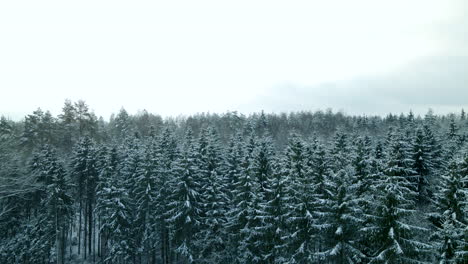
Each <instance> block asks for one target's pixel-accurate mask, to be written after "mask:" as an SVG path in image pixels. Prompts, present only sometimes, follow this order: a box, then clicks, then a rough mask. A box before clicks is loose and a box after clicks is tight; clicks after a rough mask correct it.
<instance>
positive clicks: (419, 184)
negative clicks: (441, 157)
mask: <svg viewBox="0 0 468 264" xmlns="http://www.w3.org/2000/svg"><path fill="white" fill-rule="evenodd" d="M426 139H427V137H425V135H424V133H423V130H422V129H421V128H418V129H417V130H416V134H415V136H414V139H413V142H412V155H413V160H414V165H413V168H414V171H415V173H416V175H417V176H416V179H415V182H416V191H417V193H418V198H417V199H418V201H419V202H420V203H422V202H427V201H428V199H430V180H431V179H430V176H431V173H433V171H434V166H433V164H432V157H431V154H432V153H431V150H430V146H429V145H428V144H427V142H426Z"/></svg>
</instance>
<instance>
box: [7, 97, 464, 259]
mask: <svg viewBox="0 0 468 264" xmlns="http://www.w3.org/2000/svg"><path fill="white" fill-rule="evenodd" d="M467 132H468V120H467V117H466V114H465V112H464V111H463V110H462V111H461V113H459V114H448V115H435V114H434V113H433V112H432V111H430V110H429V111H428V113H427V114H426V115H425V116H424V117H420V116H415V115H414V114H413V113H412V112H410V113H408V114H400V115H393V114H389V115H387V116H386V117H380V116H349V115H346V114H344V113H340V112H338V113H334V112H332V111H331V110H327V111H325V112H322V111H317V112H307V111H304V112H293V113H289V114H287V113H281V114H267V113H264V112H260V113H255V114H251V115H249V116H246V115H243V114H240V113H238V112H227V113H224V114H197V115H193V116H188V117H177V118H162V117H161V116H158V115H154V114H150V113H148V112H146V111H142V112H139V113H138V114H136V115H130V114H128V113H127V112H126V111H125V110H124V109H121V110H120V112H119V113H118V114H117V115H112V116H111V117H110V119H109V120H108V121H106V120H104V119H103V118H98V117H97V116H96V115H95V114H94V113H93V112H92V111H91V110H90V109H89V107H88V105H87V104H86V103H85V102H84V101H78V102H71V101H66V102H65V104H64V107H63V110H62V113H61V114H60V115H58V116H56V117H55V116H53V115H52V114H51V113H50V112H48V111H45V112H44V111H42V110H41V109H38V110H36V111H34V112H33V113H32V114H30V115H27V116H26V117H25V118H24V119H23V120H22V121H18V122H14V121H11V120H8V119H6V118H5V117H2V118H1V119H0V263H24V264H26V263H60V264H61V263H69V262H71V261H75V262H76V261H80V260H87V261H88V262H95V263H138V264H140V263H145V264H146V263H164V264H172V263H174V264H175V263H468V148H467V146H468V144H467Z"/></svg>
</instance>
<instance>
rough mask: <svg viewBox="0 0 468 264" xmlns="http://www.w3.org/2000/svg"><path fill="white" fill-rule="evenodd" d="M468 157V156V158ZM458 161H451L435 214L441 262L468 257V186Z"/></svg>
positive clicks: (450, 261)
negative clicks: (467, 250) (466, 232)
mask: <svg viewBox="0 0 468 264" xmlns="http://www.w3.org/2000/svg"><path fill="white" fill-rule="evenodd" d="M466 160H468V158H466ZM463 184H464V183H463V178H462V173H461V171H460V168H459V166H458V164H457V163H456V161H452V162H451V163H450V165H449V168H448V172H447V174H446V175H444V176H442V181H441V186H440V189H439V192H438V193H437V202H436V206H437V213H435V214H434V216H435V218H436V221H435V228H436V232H435V233H434V235H433V238H434V240H435V248H436V249H437V251H438V261H439V263H464V262H463V261H466V260H467V259H468V254H466V253H465V248H464V247H466V244H467V242H466V240H465V237H464V235H465V234H464V230H465V229H466V228H467V213H466V210H467V202H466V200H467V197H468V192H467V188H466V187H465V188H464V186H463Z"/></svg>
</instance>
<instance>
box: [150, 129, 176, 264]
mask: <svg viewBox="0 0 468 264" xmlns="http://www.w3.org/2000/svg"><path fill="white" fill-rule="evenodd" d="M178 152H179V150H178V147H177V142H176V139H175V137H174V134H173V131H171V130H170V129H169V128H165V129H164V130H163V132H162V133H161V135H160V136H159V137H158V138H157V159H158V168H157V177H156V193H157V196H156V208H155V209H156V212H155V216H156V223H155V224H156V227H155V228H156V230H157V232H158V234H159V238H158V244H159V247H160V254H159V257H160V259H161V260H160V261H161V262H162V263H163V264H168V263H170V262H171V260H172V252H173V250H172V248H171V242H170V233H171V230H170V224H169V223H168V218H169V216H168V214H167V212H168V211H169V210H170V207H169V203H170V200H168V197H170V195H171V189H170V188H168V186H169V184H170V183H171V179H172V178H173V177H174V174H175V172H174V169H175V161H176V160H177V157H178V156H179V153H178Z"/></svg>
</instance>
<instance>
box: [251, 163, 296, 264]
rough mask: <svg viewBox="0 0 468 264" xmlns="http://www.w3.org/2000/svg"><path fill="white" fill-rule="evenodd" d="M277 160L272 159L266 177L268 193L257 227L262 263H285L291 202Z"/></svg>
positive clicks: (283, 174)
mask: <svg viewBox="0 0 468 264" xmlns="http://www.w3.org/2000/svg"><path fill="white" fill-rule="evenodd" d="M281 165H282V164H280V162H279V160H277V159H275V158H273V159H272V176H271V177H268V179H267V186H268V189H267V190H268V195H266V199H265V200H264V201H263V203H262V204H261V219H262V223H261V225H260V227H259V228H258V232H259V234H260V235H259V237H260V238H261V239H260V241H261V245H262V257H263V262H264V263H287V262H288V261H289V257H288V253H287V251H288V243H287V237H288V226H287V224H286V220H287V219H288V218H289V215H290V212H289V209H288V205H290V204H291V200H290V196H289V195H288V182H287V178H286V174H285V173H284V171H283V170H281Z"/></svg>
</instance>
